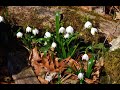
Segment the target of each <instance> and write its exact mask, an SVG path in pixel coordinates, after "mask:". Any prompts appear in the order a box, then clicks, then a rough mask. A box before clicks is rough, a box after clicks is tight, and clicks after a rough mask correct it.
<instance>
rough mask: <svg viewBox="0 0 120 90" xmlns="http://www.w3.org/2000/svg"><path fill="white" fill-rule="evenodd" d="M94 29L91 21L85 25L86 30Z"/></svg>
mask: <svg viewBox="0 0 120 90" xmlns="http://www.w3.org/2000/svg"><path fill="white" fill-rule="evenodd" d="M90 27H92V23H91V22H90V21H87V22H86V23H85V24H84V28H90Z"/></svg>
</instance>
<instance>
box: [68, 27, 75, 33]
mask: <svg viewBox="0 0 120 90" xmlns="http://www.w3.org/2000/svg"><path fill="white" fill-rule="evenodd" d="M73 31H74V29H73V27H71V26H68V27H67V28H66V32H67V33H71V34H72V33H73Z"/></svg>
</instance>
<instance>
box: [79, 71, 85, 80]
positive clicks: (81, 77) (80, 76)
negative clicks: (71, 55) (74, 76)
mask: <svg viewBox="0 0 120 90" xmlns="http://www.w3.org/2000/svg"><path fill="white" fill-rule="evenodd" d="M78 78H79V79H80V80H81V79H83V78H84V74H83V73H81V72H80V73H79V74H78Z"/></svg>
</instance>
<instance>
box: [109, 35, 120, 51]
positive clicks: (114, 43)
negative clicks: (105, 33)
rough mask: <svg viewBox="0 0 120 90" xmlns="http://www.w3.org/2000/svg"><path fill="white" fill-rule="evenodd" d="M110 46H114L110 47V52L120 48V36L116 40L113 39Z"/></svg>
mask: <svg viewBox="0 0 120 90" xmlns="http://www.w3.org/2000/svg"><path fill="white" fill-rule="evenodd" d="M110 44H111V45H112V46H111V47H110V51H114V50H116V49H118V48H120V36H118V38H116V39H113V40H112V41H111V42H110Z"/></svg>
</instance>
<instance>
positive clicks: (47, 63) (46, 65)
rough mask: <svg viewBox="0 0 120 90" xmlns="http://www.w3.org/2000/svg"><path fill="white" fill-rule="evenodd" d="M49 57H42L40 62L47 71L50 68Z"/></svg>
mask: <svg viewBox="0 0 120 90" xmlns="http://www.w3.org/2000/svg"><path fill="white" fill-rule="evenodd" d="M49 57H50V56H46V57H43V58H42V61H43V64H44V66H45V67H46V68H48V69H49V67H50V65H49Z"/></svg>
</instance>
